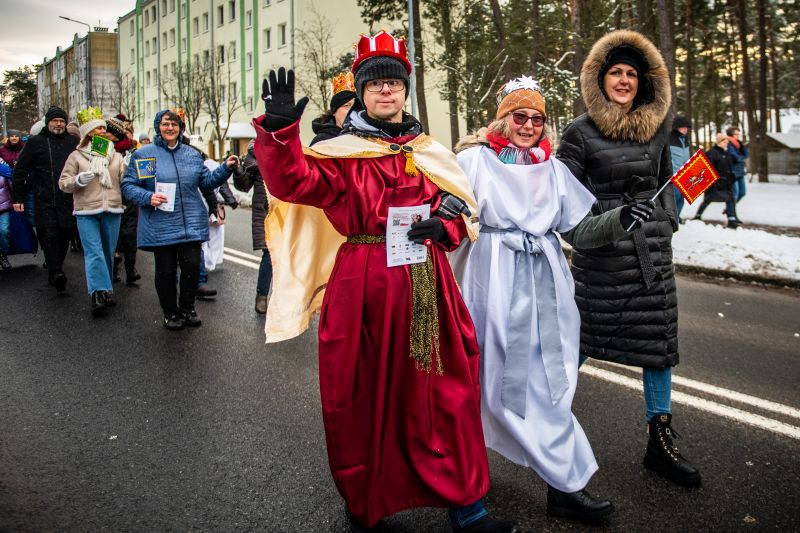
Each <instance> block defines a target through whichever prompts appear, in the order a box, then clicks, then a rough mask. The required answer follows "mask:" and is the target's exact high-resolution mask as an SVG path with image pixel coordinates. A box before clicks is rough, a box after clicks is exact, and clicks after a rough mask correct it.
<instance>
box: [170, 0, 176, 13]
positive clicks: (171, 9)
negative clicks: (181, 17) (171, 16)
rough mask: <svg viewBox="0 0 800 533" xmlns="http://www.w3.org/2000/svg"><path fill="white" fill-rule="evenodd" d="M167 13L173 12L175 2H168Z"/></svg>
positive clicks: (171, 0)
mask: <svg viewBox="0 0 800 533" xmlns="http://www.w3.org/2000/svg"><path fill="white" fill-rule="evenodd" d="M169 12H170V13H174V12H175V0H169Z"/></svg>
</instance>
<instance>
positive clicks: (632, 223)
mask: <svg viewBox="0 0 800 533" xmlns="http://www.w3.org/2000/svg"><path fill="white" fill-rule="evenodd" d="M670 183H672V180H671V179H669V180H667V182H666V183H665V184H664V185H662V186H661V188H660V189H658V191H656V193H655V194H654V195H653V197H652V198H650V201H651V202H655V201H656V198H658V195H659V194H661V193H662V192H664V189H666V188H667V185H669V184H670ZM635 225H636V221H635V220H634V221H633V222H631V225H630V226H628V229H626V230H625V231H630V230H631V229H632V228H633V226H635Z"/></svg>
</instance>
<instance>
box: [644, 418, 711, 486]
mask: <svg viewBox="0 0 800 533" xmlns="http://www.w3.org/2000/svg"><path fill="white" fill-rule="evenodd" d="M647 430H648V432H649V433H650V439H649V440H648V441H647V452H646V453H645V455H644V466H645V467H646V468H648V469H650V470H652V471H653V472H656V473H657V474H660V475H662V476H664V477H665V478H667V479H669V480H670V481H673V482H674V483H677V484H678V485H684V486H687V487H692V486H696V485H699V484H700V482H701V480H702V477H701V476H700V472H699V471H698V470H697V469H696V468H695V467H693V466H692V465H691V464H690V463H689V461H687V460H686V459H684V458H683V456H682V455H681V454H680V452H678V447H677V446H675V445H674V444H673V443H672V437H673V436H675V437H677V436H678V434H677V433H675V431H674V430H673V429H672V415H671V414H662V415H656V416H654V417H653V419H652V420H650V422H649V423H648V424H647Z"/></svg>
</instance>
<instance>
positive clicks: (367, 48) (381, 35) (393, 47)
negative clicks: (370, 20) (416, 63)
mask: <svg viewBox="0 0 800 533" xmlns="http://www.w3.org/2000/svg"><path fill="white" fill-rule="evenodd" d="M355 49H356V50H355V55H356V58H355V60H354V61H353V66H352V68H351V70H352V71H353V72H355V71H356V69H357V68H358V66H359V65H360V64H361V63H362V62H364V61H365V60H367V59H369V58H371V57H377V56H388V57H393V58H395V59H397V60H398V61H400V62H401V63H402V64H403V66H404V67H406V72H408V74H409V76H410V75H411V63H410V62H409V61H408V52H406V40H405V39H395V38H394V37H393V36H392V35H391V34H389V33H386V32H385V31H384V30H381V31H380V32H378V33H377V34H376V35H375V36H374V37H367V36H366V35H364V34H363V33H362V34H361V38H360V39H359V41H358V44H357V45H356V46H355Z"/></svg>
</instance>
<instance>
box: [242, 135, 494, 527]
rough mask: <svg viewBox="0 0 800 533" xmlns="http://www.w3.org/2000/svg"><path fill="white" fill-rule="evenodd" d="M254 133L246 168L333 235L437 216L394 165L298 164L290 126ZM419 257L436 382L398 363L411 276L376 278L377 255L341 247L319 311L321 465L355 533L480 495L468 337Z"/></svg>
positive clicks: (444, 289)
mask: <svg viewBox="0 0 800 533" xmlns="http://www.w3.org/2000/svg"><path fill="white" fill-rule="evenodd" d="M258 122H260V121H258ZM256 129H257V141H256V144H255V153H256V158H257V160H258V167H259V170H260V171H261V174H262V176H263V177H264V181H265V182H266V184H267V188H268V189H269V191H270V193H271V194H272V195H274V196H275V197H277V198H279V199H281V200H284V201H287V202H293V203H301V204H307V205H312V206H315V207H318V208H320V209H323V210H324V212H325V214H326V216H327V217H328V219H329V220H330V221H331V223H332V224H333V226H334V228H335V229H336V230H337V231H339V232H340V233H341V234H343V235H385V234H386V218H387V213H388V208H389V206H412V205H421V204H426V203H428V204H433V206H432V209H431V211H433V210H434V209H435V207H436V205H437V204H438V196H437V195H436V193H437V192H438V190H439V189H438V188H437V187H436V186H435V185H434V184H433V183H431V182H430V181H429V180H427V179H425V178H424V177H423V176H422V174H420V175H419V176H408V175H407V174H406V173H405V158H404V157H403V155H402V154H397V155H389V156H384V157H378V158H371V159H367V158H363V159H359V158H352V159H315V158H313V157H311V156H305V155H304V154H303V152H302V148H301V144H300V139H299V128H298V125H297V124H294V125H292V126H289V127H287V128H285V129H283V130H280V131H278V132H275V134H274V137H273V135H272V134H269V133H267V132H265V131H264V130H263V129H261V128H260V127H257V128H256ZM413 138H414V136H407V137H400V138H397V139H394V140H393V142H396V143H398V144H403V143H404V142H408V141H410V140H412V139H413ZM281 143H285V144H284V145H282V144H281ZM444 225H445V228H446V230H447V233H448V236H449V240H450V243H452V245H451V246H450V249H454V248H455V247H456V246H457V244H458V243H459V242H461V240H462V238H464V237H465V235H466V229H465V227H464V222H463V220H462V219H456V220H452V221H444ZM430 250H431V251H432V262H433V266H434V270H435V276H436V284H437V298H438V304H439V321H440V337H439V339H440V353H441V357H442V363H443V367H444V375H443V376H438V375H436V373H435V371H434V372H432V373H426V372H424V371H421V370H417V369H416V367H415V364H414V360H413V359H412V358H411V357H410V355H409V353H410V349H409V337H410V327H411V272H410V268H409V266H408V265H405V266H399V267H392V268H389V267H387V266H386V245H385V244H384V243H381V244H348V243H345V244H343V245H342V246H341V248H340V249H339V252H338V255H337V257H336V263H335V265H334V267H333V272H332V274H331V277H330V280H329V282H328V286H327V290H326V293H325V297H324V300H323V304H322V310H321V315H320V321H319V373H320V395H321V397H322V414H323V421H324V424H325V435H326V440H327V447H328V459H329V463H330V468H331V472H332V474H333V479H334V482H335V483H336V486H337V488H338V489H339V492H340V493H341V495H342V497H343V498H344V499H345V501H346V502H347V508H348V509H349V510H350V512H351V513H352V514H353V516H354V517H355V518H356V520H358V521H359V522H360V523H361V524H363V525H365V526H367V527H372V526H373V525H375V523H377V522H378V521H379V520H380V519H381V518H382V517H384V516H388V515H391V514H394V513H396V512H398V511H401V510H403V509H408V508H412V507H422V506H435V507H459V506H464V505H468V504H471V503H473V502H474V501H476V500H478V499H479V498H482V497H483V496H484V495H485V494H486V492H487V490H488V488H489V468H488V462H487V458H486V448H485V446H484V441H483V432H482V427H481V418H480V397H479V395H480V387H479V382H478V354H479V351H478V344H477V341H476V336H475V329H474V327H473V325H472V320H471V318H470V315H469V311H468V310H467V307H466V306H465V304H464V301H463V300H462V299H461V294H460V292H459V290H458V286H457V285H456V282H455V279H454V277H453V273H452V270H451V268H450V265H449V263H448V261H447V257H446V255H445V252H446V251H448V250H446V248H445V247H444V246H442V245H440V244H436V245H434V246H432V247H431V248H430ZM276 304H277V305H280V302H276Z"/></svg>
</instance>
